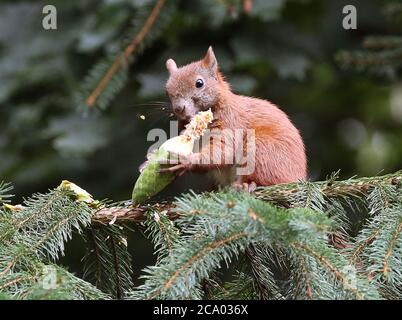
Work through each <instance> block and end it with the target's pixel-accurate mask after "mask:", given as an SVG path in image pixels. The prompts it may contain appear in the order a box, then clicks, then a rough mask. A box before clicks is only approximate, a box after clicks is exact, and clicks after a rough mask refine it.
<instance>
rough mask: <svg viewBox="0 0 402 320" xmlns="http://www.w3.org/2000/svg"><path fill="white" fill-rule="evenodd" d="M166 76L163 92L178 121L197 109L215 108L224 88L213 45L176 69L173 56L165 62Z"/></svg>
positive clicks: (189, 115)
mask: <svg viewBox="0 0 402 320" xmlns="http://www.w3.org/2000/svg"><path fill="white" fill-rule="evenodd" d="M166 68H167V70H168V71H169V79H168V81H167V83H166V92H167V94H168V96H169V99H170V101H171V103H172V108H173V112H174V113H175V114H176V116H177V117H178V118H179V119H181V120H189V119H190V118H191V117H193V116H194V115H195V114H196V113H197V112H198V111H204V110H208V109H209V108H211V109H212V111H213V110H214V108H215V106H216V105H217V104H218V102H219V99H220V97H221V95H222V91H223V90H224V89H225V88H226V86H227V85H226V83H225V82H224V80H223V77H222V75H221V74H220V73H219V70H218V62H217V60H216V58H215V54H214V51H213V50H212V47H209V48H208V51H207V53H206V55H205V56H204V58H203V59H201V60H199V61H197V62H193V63H190V64H188V65H186V66H183V67H181V68H178V67H177V65H176V62H175V61H174V60H173V59H169V60H167V61H166Z"/></svg>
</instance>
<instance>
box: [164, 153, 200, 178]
mask: <svg viewBox="0 0 402 320" xmlns="http://www.w3.org/2000/svg"><path fill="white" fill-rule="evenodd" d="M193 155H194V154H190V155H188V156H183V155H177V154H171V155H170V156H171V157H170V158H169V159H168V160H166V159H163V160H161V161H159V163H160V165H161V166H162V168H161V169H159V172H172V173H175V174H176V175H177V176H181V175H183V174H184V173H185V172H187V171H190V170H191V168H192V167H193V161H195V159H194V157H193Z"/></svg>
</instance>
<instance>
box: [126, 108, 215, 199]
mask: <svg viewBox="0 0 402 320" xmlns="http://www.w3.org/2000/svg"><path fill="white" fill-rule="evenodd" d="M212 120H213V114H212V112H211V110H207V111H200V112H198V113H197V114H196V115H195V116H194V117H193V118H192V119H191V121H190V123H189V124H187V126H186V129H185V130H184V132H183V133H182V134H181V135H179V136H176V137H173V138H171V139H169V140H167V141H165V142H164V143H163V144H162V145H161V146H160V147H159V149H158V150H156V151H155V152H153V153H151V154H149V155H148V161H147V164H146V166H145V168H144V169H143V170H142V172H141V174H140V176H139V178H138V179H137V182H136V183H135V186H134V190H133V194H132V200H133V202H134V203H137V204H140V203H143V202H144V201H146V200H148V199H149V198H150V197H152V196H154V195H155V194H157V193H159V192H160V191H162V190H163V189H164V188H165V187H166V186H167V185H168V184H169V183H171V182H172V181H173V180H174V179H175V174H174V173H172V172H159V169H160V168H161V162H163V161H162V160H166V163H169V161H167V160H168V158H169V156H170V154H176V155H183V156H188V155H190V154H191V153H192V151H193V147H194V140H195V139H199V138H200V137H201V136H202V135H203V134H204V132H205V130H206V129H207V127H208V124H209V123H211V121H212Z"/></svg>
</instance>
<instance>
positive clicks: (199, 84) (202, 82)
mask: <svg viewBox="0 0 402 320" xmlns="http://www.w3.org/2000/svg"><path fill="white" fill-rule="evenodd" d="M203 85H204V81H203V80H202V79H197V81H196V82H195V86H196V87H197V88H201V87H202V86H203Z"/></svg>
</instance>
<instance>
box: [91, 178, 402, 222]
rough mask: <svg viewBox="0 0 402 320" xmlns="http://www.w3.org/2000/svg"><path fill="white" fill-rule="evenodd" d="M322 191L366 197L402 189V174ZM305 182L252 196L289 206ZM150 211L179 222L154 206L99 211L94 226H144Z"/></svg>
mask: <svg viewBox="0 0 402 320" xmlns="http://www.w3.org/2000/svg"><path fill="white" fill-rule="evenodd" d="M312 183H313V184H314V185H315V186H316V187H318V188H320V190H321V191H322V193H323V194H324V196H325V197H327V198H337V197H345V196H347V197H352V196H354V197H359V198H362V197H365V196H367V195H368V194H369V192H370V191H371V190H372V189H373V188H375V187H377V186H387V185H395V186H401V187H402V170H401V171H397V172H395V173H392V174H387V175H383V176H376V177H364V178H358V179H348V180H343V181H336V180H334V179H329V180H327V181H318V182H312ZM304 185H305V182H300V183H290V184H281V185H275V186H270V187H261V188H258V189H257V190H256V191H254V192H253V195H254V196H255V197H256V198H258V199H261V200H264V201H270V202H273V203H276V204H280V205H282V206H288V205H289V204H290V200H291V199H292V196H294V194H295V193H297V192H298V191H300V189H301V188H303V186H304ZM148 210H158V211H165V212H166V214H167V215H168V216H169V217H170V218H171V219H175V218H177V216H178V214H177V213H176V212H175V206H174V204H171V203H155V204H149V205H131V206H126V207H118V206H116V207H110V208H103V209H101V210H99V211H97V212H96V213H95V215H94V217H93V219H92V221H93V222H94V223H103V224H106V223H111V222H112V223H115V222H116V223H124V222H137V223H138V222H143V221H144V220H145V219H146V217H145V213H146V212H147V211H148Z"/></svg>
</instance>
